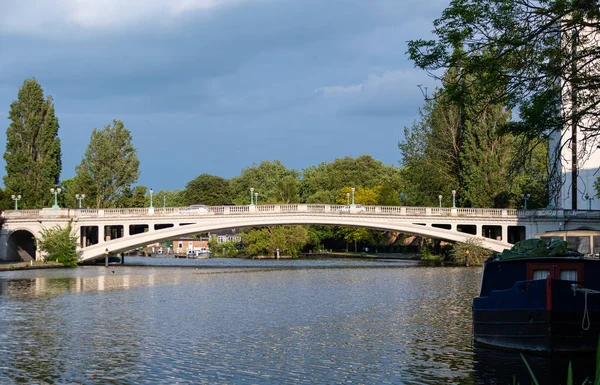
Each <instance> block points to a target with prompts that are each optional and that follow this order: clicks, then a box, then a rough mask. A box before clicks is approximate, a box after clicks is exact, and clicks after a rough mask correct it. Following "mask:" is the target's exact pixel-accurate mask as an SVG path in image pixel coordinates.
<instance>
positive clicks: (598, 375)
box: [513, 338, 600, 385]
mask: <svg viewBox="0 0 600 385" xmlns="http://www.w3.org/2000/svg"><path fill="white" fill-rule="evenodd" d="M521 359H523V362H524V363H525V367H527V371H528V372H529V375H530V376H531V381H533V385H540V383H539V381H538V380H537V378H536V377H535V374H534V373H533V370H532V369H531V366H529V363H528V362H527V359H526V358H525V356H523V354H521ZM588 384H592V385H600V338H598V344H597V345H596V371H595V373H594V382H590V380H589V378H586V379H585V380H583V382H582V383H581V385H588ZM513 385H519V383H518V382H516V380H515V379H514V377H513ZM565 385H573V367H572V366H571V361H569V368H568V369H567V383H566V384H565Z"/></svg>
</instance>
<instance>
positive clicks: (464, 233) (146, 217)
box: [0, 204, 600, 261]
mask: <svg viewBox="0 0 600 385" xmlns="http://www.w3.org/2000/svg"><path fill="white" fill-rule="evenodd" d="M3 215H4V216H5V218H6V224H5V228H4V229H3V230H2V234H0V242H1V243H2V244H3V245H4V246H5V247H0V250H1V249H3V250H4V255H0V261H2V260H4V261H8V260H31V259H40V258H41V255H40V251H39V250H36V246H35V241H34V238H39V237H40V232H41V231H42V229H44V228H50V227H54V226H56V225H58V226H66V225H67V224H68V223H69V222H71V223H72V226H73V229H74V232H75V234H76V235H77V237H78V252H79V255H80V258H81V260H82V261H86V260H93V259H97V258H101V257H104V254H105V251H106V250H107V249H108V250H109V251H110V253H111V254H116V253H121V252H125V251H129V250H132V249H135V248H136V247H140V246H142V247H143V246H146V245H148V244H151V243H155V242H160V241H165V240H170V239H174V238H176V237H180V236H184V235H191V234H198V233H206V232H209V231H217V230H224V229H231V228H247V227H255V226H271V225H338V226H355V227H365V228H371V229H379V230H386V231H394V232H401V233H408V234H413V235H417V236H423V237H428V238H435V239H441V240H446V241H450V242H465V241H467V240H469V239H471V238H479V239H481V241H482V245H483V246H484V247H486V248H489V249H491V250H494V251H498V252H500V251H502V250H504V249H505V248H509V247H510V246H511V244H513V243H515V242H517V241H519V240H522V239H526V238H531V237H533V236H535V235H536V234H540V233H545V232H549V231H557V230H567V229H572V230H576V229H579V230H581V229H584V230H600V211H585V210H579V211H577V210H515V209H491V208H440V207H404V206H359V205H349V206H345V205H329V204H281V205H279V204H265V205H249V206H213V207H201V208H197V207H167V208H121V209H97V210H91V209H60V208H59V209H51V208H44V209H39V210H9V211H6V212H5V213H4V214H3Z"/></svg>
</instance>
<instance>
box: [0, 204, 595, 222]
mask: <svg viewBox="0 0 600 385" xmlns="http://www.w3.org/2000/svg"><path fill="white" fill-rule="evenodd" d="M293 213H301V214H309V215H312V214H320V215H342V214H352V215H374V216H377V215H383V216H410V217H430V216H433V217H447V216H456V217H482V218H523V219H535V218H547V219H557V218H580V219H595V220H598V219H600V211H590V210H550V209H540V210H516V209H494V208H447V207H405V206H362V205H328V204H304V203H298V204H264V205H251V206H209V207H201V208H198V207H166V208H163V207H160V208H152V209H150V208H120V209H49V208H45V209H39V210H7V211H5V212H4V213H3V214H2V215H3V216H4V217H5V218H7V219H9V220H10V219H15V220H22V219H39V218H73V219H76V218H95V217H110V218H120V217H147V216H151V217H163V216H169V217H173V216H185V217H188V216H194V217H196V216H206V215H256V214H260V215H264V214H274V215H286V214H293Z"/></svg>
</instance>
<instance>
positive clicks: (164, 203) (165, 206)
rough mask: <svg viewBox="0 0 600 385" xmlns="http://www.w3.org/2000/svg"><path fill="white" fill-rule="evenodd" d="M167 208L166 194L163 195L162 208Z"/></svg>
mask: <svg viewBox="0 0 600 385" xmlns="http://www.w3.org/2000/svg"><path fill="white" fill-rule="evenodd" d="M166 208H167V196H166V195H163V209H166Z"/></svg>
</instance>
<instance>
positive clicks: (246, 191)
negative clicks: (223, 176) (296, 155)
mask: <svg viewBox="0 0 600 385" xmlns="http://www.w3.org/2000/svg"><path fill="white" fill-rule="evenodd" d="M290 177H291V178H293V179H297V178H298V172H297V171H296V170H289V169H287V168H286V167H285V166H284V165H283V164H282V163H281V162H280V161H279V160H275V161H273V162H269V161H264V162H261V163H260V164H259V165H256V164H255V165H253V166H252V167H249V168H245V169H243V170H242V173H241V174H240V176H237V177H235V178H233V179H232V180H231V183H232V189H233V192H234V195H233V196H234V198H233V203H235V204H238V205H247V204H250V188H254V192H256V193H258V200H259V202H261V203H276V202H281V189H279V190H278V187H277V186H278V183H279V182H280V181H282V180H289V178H290ZM290 198H291V197H290Z"/></svg>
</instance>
